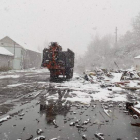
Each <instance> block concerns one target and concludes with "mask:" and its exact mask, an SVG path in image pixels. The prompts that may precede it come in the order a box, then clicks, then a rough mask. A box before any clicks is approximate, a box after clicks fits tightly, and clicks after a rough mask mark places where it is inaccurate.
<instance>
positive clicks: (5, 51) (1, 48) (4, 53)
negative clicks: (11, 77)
mask: <svg viewBox="0 0 140 140" xmlns="http://www.w3.org/2000/svg"><path fill="white" fill-rule="evenodd" d="M0 54H2V55H8V56H14V54H12V53H11V52H9V51H8V50H7V49H5V48H4V47H1V46H0Z"/></svg>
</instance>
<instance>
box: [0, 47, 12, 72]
mask: <svg viewBox="0 0 140 140" xmlns="http://www.w3.org/2000/svg"><path fill="white" fill-rule="evenodd" d="M13 59H14V55H13V54H12V53H11V52H9V51H8V50H6V49H5V48H3V47H0V71H4V70H9V69H12V68H13Z"/></svg>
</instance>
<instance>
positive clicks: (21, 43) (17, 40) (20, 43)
mask: <svg viewBox="0 0 140 140" xmlns="http://www.w3.org/2000/svg"><path fill="white" fill-rule="evenodd" d="M1 40H2V41H3V40H6V41H8V42H9V41H10V42H14V43H15V44H18V45H19V47H21V48H23V49H25V50H30V51H33V52H37V53H42V52H40V51H38V50H37V49H36V48H34V47H31V45H29V44H27V43H25V42H23V41H20V40H19V39H16V41H14V40H13V39H11V38H10V37H9V36H6V37H4V38H2V39H1ZM1 40H0V41H1Z"/></svg>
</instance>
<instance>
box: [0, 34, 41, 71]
mask: <svg viewBox="0 0 140 140" xmlns="http://www.w3.org/2000/svg"><path fill="white" fill-rule="evenodd" d="M0 46H2V47H4V48H5V49H7V50H8V51H9V52H11V53H12V54H13V55H14V60H13V66H12V67H13V69H16V70H20V69H28V68H33V67H35V68H39V67H40V65H41V59H42V53H40V52H39V51H36V50H33V49H30V48H27V47H26V43H24V44H23V45H21V43H19V42H16V41H14V40H12V39H11V38H10V37H8V36H6V37H4V38H3V39H1V40H0Z"/></svg>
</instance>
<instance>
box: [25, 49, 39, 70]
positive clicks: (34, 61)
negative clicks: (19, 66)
mask: <svg viewBox="0 0 140 140" xmlns="http://www.w3.org/2000/svg"><path fill="white" fill-rule="evenodd" d="M23 57H24V58H23V61H24V69H28V68H33V67H35V68H40V67H41V62H42V54H41V53H38V52H34V51H31V50H25V51H24V53H23Z"/></svg>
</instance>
